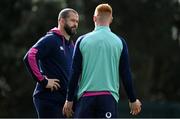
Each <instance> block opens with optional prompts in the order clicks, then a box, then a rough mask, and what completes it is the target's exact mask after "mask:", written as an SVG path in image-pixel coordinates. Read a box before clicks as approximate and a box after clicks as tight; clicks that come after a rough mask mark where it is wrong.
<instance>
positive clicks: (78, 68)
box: [67, 37, 82, 101]
mask: <svg viewBox="0 0 180 119" xmlns="http://www.w3.org/2000/svg"><path fill="white" fill-rule="evenodd" d="M81 40H82V37H80V38H79V39H78V40H77V42H76V44H75V49H74V53H73V63H72V67H71V75H70V81H69V84H68V91H67V100H68V101H72V100H73V99H74V96H75V91H76V90H77V87H78V81H79V78H80V75H81V73H82V54H81V51H80V48H79V45H80V42H81Z"/></svg>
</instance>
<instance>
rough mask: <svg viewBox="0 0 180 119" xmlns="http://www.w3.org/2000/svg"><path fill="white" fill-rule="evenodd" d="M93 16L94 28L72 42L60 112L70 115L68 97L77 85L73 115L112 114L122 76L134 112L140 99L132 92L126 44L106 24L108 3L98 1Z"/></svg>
mask: <svg viewBox="0 0 180 119" xmlns="http://www.w3.org/2000/svg"><path fill="white" fill-rule="evenodd" d="M93 20H94V23H95V29H94V31H92V32H90V33H88V34H86V35H83V36H81V37H79V39H78V40H77V42H76V45H75V51H74V56H73V64H72V71H71V76H70V82H69V87H68V95H67V100H66V103H65V105H64V108H63V113H64V114H65V115H66V116H67V117H70V116H71V115H72V113H73V112H72V105H73V102H72V100H73V98H74V96H75V90H76V88H77V87H78V94H77V96H78V103H77V106H76V108H75V113H74V117H75V118H110V117H111V118H116V117H117V115H118V111H117V104H118V100H119V89H120V88H119V86H120V80H122V82H123V85H124V87H125V90H126V93H127V95H128V99H129V104H130V109H131V113H132V114H133V115H136V114H138V113H139V112H140V111H141V102H140V101H139V100H138V99H137V98H136V96H135V94H134V89H133V84H132V78H131V72H130V67H129V61H128V50H127V45H126V43H125V41H124V40H123V39H122V38H120V37H118V36H117V35H116V34H114V33H113V32H111V30H110V28H109V25H110V23H111V22H112V8H111V6H109V5H108V4H100V5H98V6H97V7H96V10H95V13H94V18H93Z"/></svg>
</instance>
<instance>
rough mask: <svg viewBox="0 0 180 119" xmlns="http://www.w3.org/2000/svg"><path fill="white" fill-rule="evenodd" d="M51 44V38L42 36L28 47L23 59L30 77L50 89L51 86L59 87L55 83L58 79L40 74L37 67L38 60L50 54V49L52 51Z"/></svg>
mask: <svg viewBox="0 0 180 119" xmlns="http://www.w3.org/2000/svg"><path fill="white" fill-rule="evenodd" d="M51 45H53V42H51V39H50V38H46V37H45V38H44V37H43V38H42V39H40V40H39V41H38V42H37V43H36V44H35V45H34V46H33V47H32V48H30V49H29V51H28V52H27V53H26V55H25V56H24V59H23V60H24V63H25V65H26V68H27V70H28V71H29V72H30V74H31V76H32V78H33V79H35V80H36V81H37V82H39V83H40V84H41V85H42V86H44V87H46V88H51V90H53V86H54V88H55V89H57V88H58V87H60V86H59V84H58V83H57V82H59V80H57V79H53V80H49V79H48V78H47V77H46V76H43V75H42V73H41V72H40V67H39V61H40V60H41V59H43V58H45V57H47V56H48V55H49V54H50V51H52V48H51Z"/></svg>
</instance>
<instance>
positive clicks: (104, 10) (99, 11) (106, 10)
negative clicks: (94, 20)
mask: <svg viewBox="0 0 180 119" xmlns="http://www.w3.org/2000/svg"><path fill="white" fill-rule="evenodd" d="M105 14H106V15H107V14H112V7H111V6H110V5H109V4H100V5H98V6H97V7H96V9H95V12H94V16H97V15H100V16H101V15H105Z"/></svg>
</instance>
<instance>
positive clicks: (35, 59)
mask: <svg viewBox="0 0 180 119" xmlns="http://www.w3.org/2000/svg"><path fill="white" fill-rule="evenodd" d="M73 49H74V45H73V43H72V42H71V41H67V40H65V38H64V37H63V36H62V35H61V33H60V32H59V30H58V29H57V28H54V29H52V30H51V31H50V32H48V33H47V34H46V35H45V36H44V37H42V38H41V39H40V40H39V41H38V42H37V43H36V44H35V45H34V46H32V48H30V50H29V51H28V52H27V54H26V55H25V57H24V62H25V65H26V67H27V69H28V71H29V72H30V74H31V76H32V77H33V79H35V80H36V81H37V85H36V88H35V90H34V96H36V95H37V96H40V97H43V98H53V99H57V100H58V97H59V96H60V95H61V96H60V97H59V98H62V97H64V99H65V97H66V91H67V84H68V78H69V75H70V67H71V62H72V54H73ZM45 76H46V77H47V78H50V79H59V80H60V86H61V87H60V88H59V90H57V91H53V92H51V91H50V89H47V88H45V86H46V85H47V79H45ZM59 94H60V95H59Z"/></svg>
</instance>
